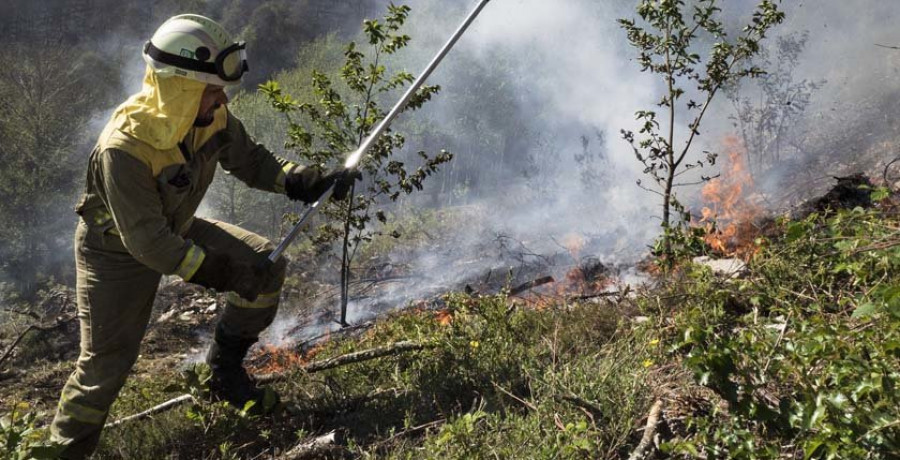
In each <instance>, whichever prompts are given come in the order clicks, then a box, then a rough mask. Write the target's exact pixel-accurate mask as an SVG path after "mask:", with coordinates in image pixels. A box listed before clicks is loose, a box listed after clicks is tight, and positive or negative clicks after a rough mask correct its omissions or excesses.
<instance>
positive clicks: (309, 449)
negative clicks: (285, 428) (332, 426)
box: [278, 431, 344, 460]
mask: <svg viewBox="0 0 900 460" xmlns="http://www.w3.org/2000/svg"><path fill="white" fill-rule="evenodd" d="M337 438H338V435H337V432H336V431H332V432H330V433H327V434H324V435H322V436H319V437H316V438H313V439H311V440H309V441H305V442H301V443H300V444H297V445H296V446H294V447H293V448H292V449H291V450H289V451H287V452H285V453H284V455H282V456H280V457H278V458H279V460H301V459H304V458H323V457H324V456H326V455H327V454H328V453H336V452H339V451H343V450H344V447H343V446H341V445H339V444H338V439H337Z"/></svg>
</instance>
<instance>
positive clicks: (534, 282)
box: [509, 276, 556, 297]
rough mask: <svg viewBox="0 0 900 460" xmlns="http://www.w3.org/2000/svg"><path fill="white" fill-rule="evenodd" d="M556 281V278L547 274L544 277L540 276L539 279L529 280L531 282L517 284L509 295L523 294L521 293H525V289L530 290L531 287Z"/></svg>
mask: <svg viewBox="0 0 900 460" xmlns="http://www.w3.org/2000/svg"><path fill="white" fill-rule="evenodd" d="M554 282H556V280H555V279H553V277H552V276H545V277H543V278H538V279H536V280H531V281H529V282H527V283H524V284H521V285H519V286H516V287H515V288H513V289H512V290H510V291H509V296H510V297H513V296H517V295H519V294H521V293H523V292H525V291H528V290H530V289H534V288H536V287H538V286H543V285H545V284H549V283H554Z"/></svg>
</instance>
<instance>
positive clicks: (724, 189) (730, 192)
mask: <svg viewBox="0 0 900 460" xmlns="http://www.w3.org/2000/svg"><path fill="white" fill-rule="evenodd" d="M724 144H725V148H726V150H727V152H728V160H727V161H726V162H725V167H723V172H722V175H721V177H719V178H716V179H713V180H711V181H709V182H708V183H707V184H706V185H705V186H703V189H702V190H701V192H700V196H701V198H702V199H703V201H704V202H705V203H706V206H705V207H704V208H703V209H702V210H701V211H700V213H701V218H700V220H699V222H694V225H695V226H702V227H703V228H705V229H706V236H705V239H706V243H707V244H708V245H709V246H710V247H711V248H712V249H713V250H715V251H716V252H719V253H721V254H723V255H737V256H742V257H745V258H749V257H750V256H752V255H753V254H754V253H755V252H756V250H758V248H757V247H756V246H755V244H754V243H753V240H754V238H755V236H756V234H757V233H758V232H757V231H756V229H755V227H754V222H755V221H756V220H757V219H758V218H759V216H761V215H762V209H761V208H760V207H759V206H758V205H756V204H755V203H753V202H751V201H750V200H748V199H747V197H748V196H749V195H750V194H751V192H752V191H753V190H754V189H755V185H754V182H753V176H752V175H751V174H750V171H749V170H748V169H747V165H746V162H745V160H744V158H745V155H746V148H745V147H744V145H743V143H742V142H741V141H740V140H739V139H738V138H737V137H735V136H727V137H726V138H725V140H724Z"/></svg>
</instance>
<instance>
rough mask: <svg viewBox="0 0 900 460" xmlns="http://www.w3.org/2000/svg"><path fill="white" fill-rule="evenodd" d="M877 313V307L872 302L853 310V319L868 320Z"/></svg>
mask: <svg viewBox="0 0 900 460" xmlns="http://www.w3.org/2000/svg"><path fill="white" fill-rule="evenodd" d="M877 312H878V306H877V305H875V304H874V303H872V302H866V303H864V304H862V305H860V306H858V307H856V309H855V310H853V318H856V319H861V318H868V317H869V316H872V315H874V314H875V313H877Z"/></svg>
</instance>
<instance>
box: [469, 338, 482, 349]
mask: <svg viewBox="0 0 900 460" xmlns="http://www.w3.org/2000/svg"><path fill="white" fill-rule="evenodd" d="M479 345H481V344H480V343H478V341H477V340H473V341H471V342H469V346H470V347H472V349H475V348H478V346H479Z"/></svg>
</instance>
